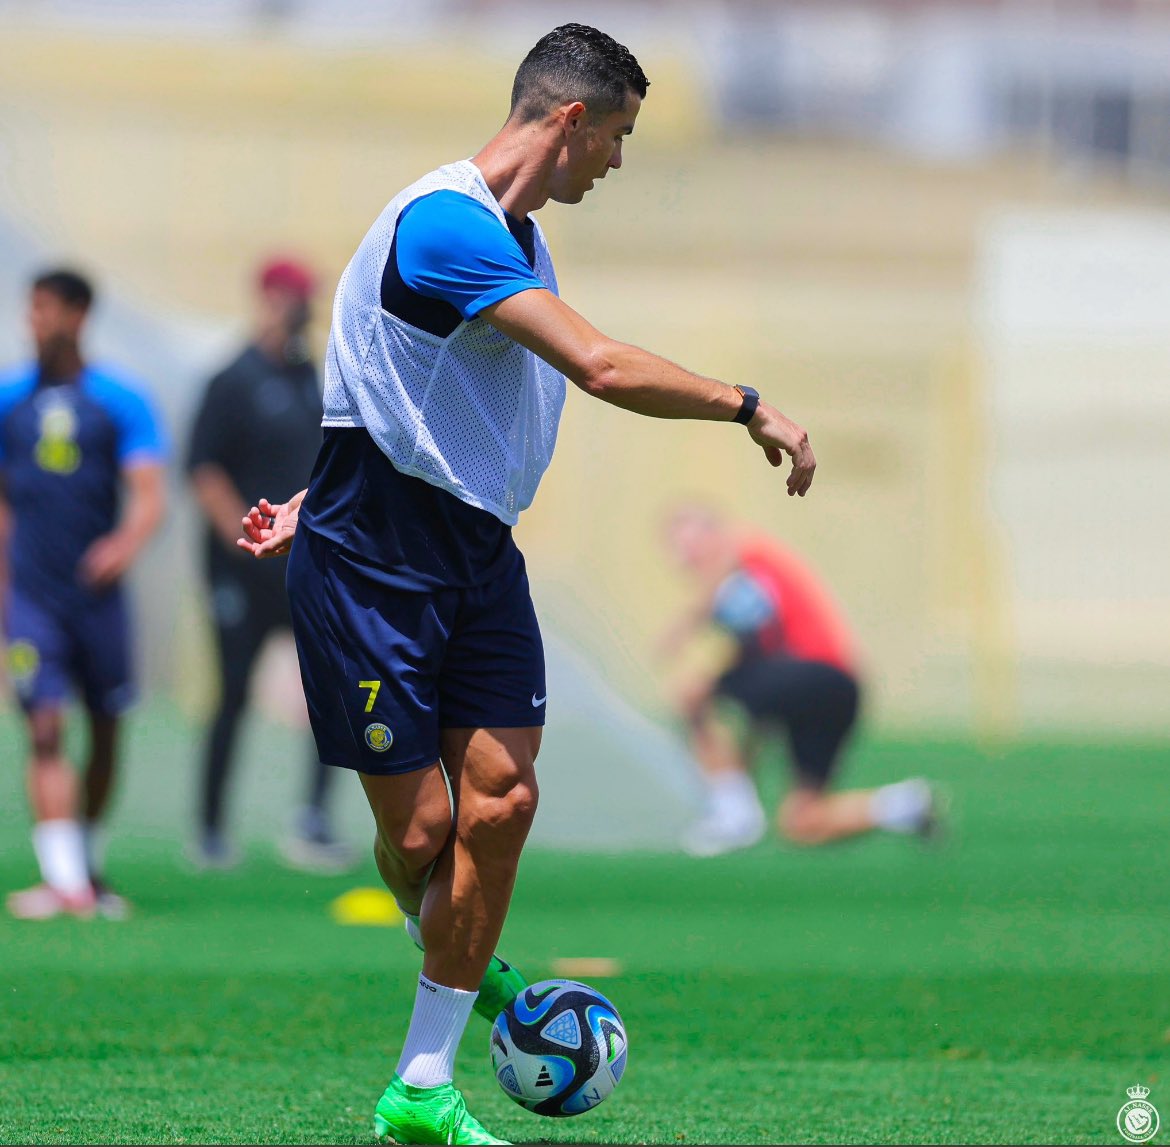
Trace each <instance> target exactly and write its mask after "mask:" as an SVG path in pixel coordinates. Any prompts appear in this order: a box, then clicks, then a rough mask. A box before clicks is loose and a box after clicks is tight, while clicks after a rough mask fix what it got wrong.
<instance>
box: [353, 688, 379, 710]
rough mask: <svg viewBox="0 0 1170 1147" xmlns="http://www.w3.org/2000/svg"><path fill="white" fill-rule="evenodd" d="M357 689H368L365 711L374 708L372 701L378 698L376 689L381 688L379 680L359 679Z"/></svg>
mask: <svg viewBox="0 0 1170 1147" xmlns="http://www.w3.org/2000/svg"><path fill="white" fill-rule="evenodd" d="M358 688H359V689H368V690H369V691H370V695H369V697H367V698H366V712H367V713H369V712H371V711H372V710H373V708H374V702H375V701H377V699H378V690H379V689H381V688H382V682H381V681H359V682H358Z"/></svg>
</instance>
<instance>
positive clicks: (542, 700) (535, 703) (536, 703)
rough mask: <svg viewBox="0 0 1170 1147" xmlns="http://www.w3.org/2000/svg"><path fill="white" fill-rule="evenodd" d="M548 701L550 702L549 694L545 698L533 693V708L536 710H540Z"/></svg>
mask: <svg viewBox="0 0 1170 1147" xmlns="http://www.w3.org/2000/svg"><path fill="white" fill-rule="evenodd" d="M547 700H548V694H547V693H546V694H545V695H544V696H543V697H538V696H537V695H536V694H535V693H533V694H532V707H533V708H534V709H539V708H540V707H541V705H543V704H544V703H545V702H546V701H547Z"/></svg>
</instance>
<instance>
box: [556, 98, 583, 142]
mask: <svg viewBox="0 0 1170 1147" xmlns="http://www.w3.org/2000/svg"><path fill="white" fill-rule="evenodd" d="M584 124H585V105H584V104H583V103H582V102H581V101H580V100H574V101H573V102H572V103H571V104H565V105H564V106H563V107H562V108H561V127H562V128H563V130H564V133H565V135H570V134H572V133H573V132H575V131H578V130H579V129H580V128H581V127H583V126H584Z"/></svg>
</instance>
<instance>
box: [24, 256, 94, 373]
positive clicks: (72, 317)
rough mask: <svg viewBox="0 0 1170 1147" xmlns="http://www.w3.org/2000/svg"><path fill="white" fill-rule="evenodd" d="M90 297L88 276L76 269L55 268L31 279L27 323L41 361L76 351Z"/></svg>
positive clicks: (87, 312) (90, 300)
mask: <svg viewBox="0 0 1170 1147" xmlns="http://www.w3.org/2000/svg"><path fill="white" fill-rule="evenodd" d="M93 298H94V294H93V287H92V286H91V285H90V282H89V280H88V279H86V278H85V276H84V275H80V274H78V273H77V272H76V271H72V270H68V269H66V268H55V269H53V270H50V271H43V272H41V274H39V275H37V276H36V278H35V279H33V281H32V286H31V290H30V292H29V306H28V324H29V329H30V330H31V331H32V337H33V342H34V344H35V345H36V348H37V357H38V359H40V361H41V362H42V363H47V362H51V361H53V360H54V359H56V357H57V356H58V355H59V354H60V353H61V352H62V351H72V352H76V350H77V347H78V344H79V342H80V340H81V328H82V327H83V326H85V320H86V318H87V317H88V315H89V309H90V307H92V306H93Z"/></svg>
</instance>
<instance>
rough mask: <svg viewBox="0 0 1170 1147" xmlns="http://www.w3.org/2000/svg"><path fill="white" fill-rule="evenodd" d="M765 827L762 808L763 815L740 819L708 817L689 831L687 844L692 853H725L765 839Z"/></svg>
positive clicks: (696, 854)
mask: <svg viewBox="0 0 1170 1147" xmlns="http://www.w3.org/2000/svg"><path fill="white" fill-rule="evenodd" d="M765 830H766V825H765V822H764V815H763V812H762V811H761V813H760V815H759V816H751V817H741V818H737V819H736V820H729V819H727V818H723V817H707V818H705V819H704V820H701V821H699V823H698V824H696V825H695V826H694V827H693V828H692V829H691V830H690V831H689V832H688V833H687V834H686V836H685V837H684V838H683V848H684V849H685V850H686V851H687V852H688V853H690V855H691V856H704V857H705V856H722V855H723V854H724V853H725V852H736V851H738V850H739V849H741V848H751V847H752V845H754V844H759V842H760V841H761V840H763V839H764V832H765Z"/></svg>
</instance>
